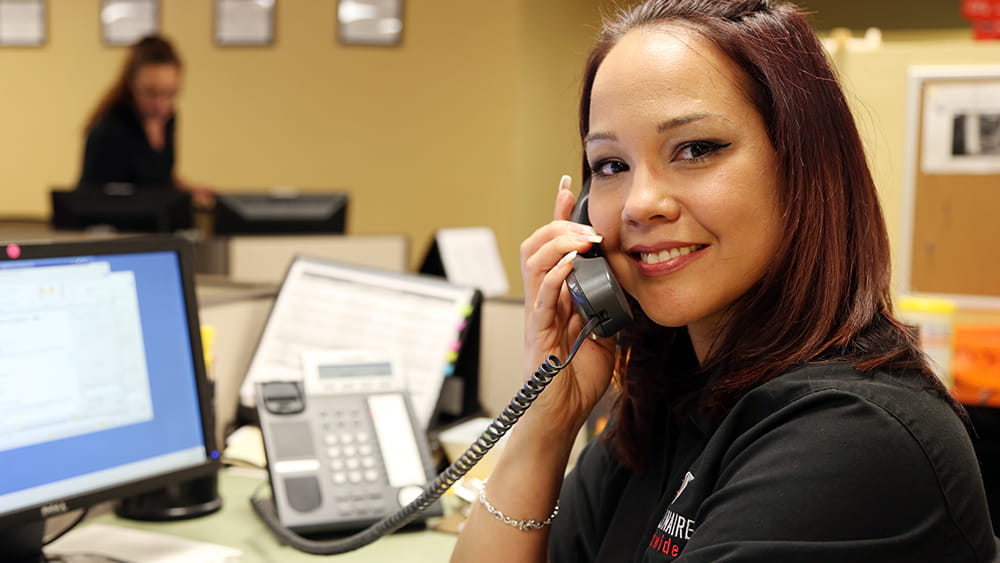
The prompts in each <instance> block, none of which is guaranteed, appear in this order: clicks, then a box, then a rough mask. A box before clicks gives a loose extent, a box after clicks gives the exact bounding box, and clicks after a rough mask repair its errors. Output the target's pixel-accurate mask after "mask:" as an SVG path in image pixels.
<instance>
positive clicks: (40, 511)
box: [0, 236, 221, 534]
mask: <svg viewBox="0 0 1000 563" xmlns="http://www.w3.org/2000/svg"><path fill="white" fill-rule="evenodd" d="M0 244H2V245H3V252H0V263H2V262H13V261H23V260H31V259H41V258H59V257H63V256H102V255H114V254H129V253H141V252H172V253H174V254H175V255H176V256H177V261H178V265H179V268H180V269H179V273H180V277H181V280H180V281H181V286H182V291H183V295H184V302H185V303H184V305H185V309H186V311H185V318H186V320H187V325H188V332H189V341H190V345H191V357H192V360H193V362H194V366H193V367H194V376H195V383H196V389H197V393H198V403H199V411H200V413H201V420H202V424H201V429H202V435H203V439H204V443H205V459H204V460H203V461H202V462H201V463H199V464H196V465H193V466H191V467H187V468H184V469H174V470H169V471H165V472H161V473H156V474H153V475H148V476H146V477H142V478H139V479H133V480H130V481H125V482H122V483H118V484H114V485H110V486H107V487H102V488H99V489H95V490H91V491H85V492H81V493H78V494H73V495H69V496H66V497H59V498H54V499H50V500H48V501H45V502H42V503H39V504H33V505H29V506H24V507H21V508H18V509H15V510H14V511H12V512H8V513H6V514H0V534H2V533H3V532H4V531H6V530H8V529H13V528H17V527H19V526H23V525H25V524H31V523H33V522H36V521H42V522H44V521H45V520H46V519H47V518H50V517H52V516H57V515H59V514H65V513H67V512H72V511H74V510H79V509H82V508H89V507H91V506H94V505H96V504H99V503H102V502H107V501H116V500H120V499H122V498H125V497H129V496H132V495H137V494H141V493H146V492H150V491H154V490H156V489H160V488H163V487H165V486H169V485H173V484H176V483H181V482H184V481H188V480H191V479H195V478H198V477H204V476H209V475H212V474H213V473H216V472H217V471H218V470H219V468H220V467H221V461H220V457H221V455H220V452H219V451H218V447H217V444H216V439H215V414H214V407H213V400H212V398H213V394H212V390H211V384H210V383H209V380H208V375H207V370H206V368H205V359H204V351H203V349H202V343H201V327H200V324H199V318H198V305H197V296H196V294H195V286H194V266H193V260H192V247H191V243H190V242H189V241H187V240H186V239H183V238H181V237H173V236H139V237H114V238H105V239H90V240H68V241H66V240H60V241H52V242H39V241H28V242H25V243H18V242H15V241H3V242H2V243H0ZM15 255H16V256H17V257H16V258H15V257H14V256H15Z"/></svg>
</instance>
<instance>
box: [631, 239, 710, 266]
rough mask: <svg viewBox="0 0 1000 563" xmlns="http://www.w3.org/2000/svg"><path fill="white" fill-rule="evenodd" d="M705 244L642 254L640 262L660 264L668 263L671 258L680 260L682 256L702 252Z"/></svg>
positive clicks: (640, 254)
mask: <svg viewBox="0 0 1000 563" xmlns="http://www.w3.org/2000/svg"><path fill="white" fill-rule="evenodd" d="M705 246H707V245H704V244H692V245H690V246H682V247H680V248H671V249H669V250H661V251H659V252H640V253H639V260H640V261H642V262H644V263H646V264H660V263H662V262H666V261H668V260H670V259H671V258H679V257H681V256H687V255H688V254H691V253H692V252H695V251H697V250H701V249H702V248H705Z"/></svg>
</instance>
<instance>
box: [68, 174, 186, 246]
mask: <svg viewBox="0 0 1000 563" xmlns="http://www.w3.org/2000/svg"><path fill="white" fill-rule="evenodd" d="M49 200H50V204H51V216H50V217H49V223H50V224H51V225H52V228H54V229H56V230H86V229H99V228H110V229H112V230H114V231H115V232H121V233H162V234H169V233H173V232H177V231H183V230H188V229H193V228H194V227H195V219H194V206H193V205H194V204H193V201H194V200H193V196H192V195H191V193H190V192H187V191H184V190H180V189H177V188H172V187H160V186H133V185H131V184H106V185H103V186H96V185H94V186H91V185H85V186H80V187H77V188H75V189H62V188H53V189H52V190H50V192H49ZM136 225H140V226H139V227H136Z"/></svg>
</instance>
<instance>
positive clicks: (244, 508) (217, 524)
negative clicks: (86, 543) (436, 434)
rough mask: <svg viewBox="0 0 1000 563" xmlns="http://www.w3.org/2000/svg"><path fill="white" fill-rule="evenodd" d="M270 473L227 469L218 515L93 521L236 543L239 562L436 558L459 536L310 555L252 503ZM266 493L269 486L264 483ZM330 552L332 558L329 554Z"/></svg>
mask: <svg viewBox="0 0 1000 563" xmlns="http://www.w3.org/2000/svg"><path fill="white" fill-rule="evenodd" d="M266 481H267V477H266V475H263V473H262V476H261V477H249V476H245V475H242V474H234V473H232V472H229V471H223V472H222V473H220V476H219V492H220V494H221V496H222V499H223V506H222V509H221V510H219V511H218V512H216V513H214V514H210V515H208V516H203V517H200V518H194V519H191V520H180V521H174V522H137V521H133V520H125V519H122V518H118V517H117V516H115V515H114V514H106V515H102V516H98V517H96V518H93V519H90V520H88V521H87V523H85V524H83V525H84V526H86V525H87V524H88V523H91V522H100V523H103V524H112V525H116V526H123V527H128V528H134V529H140V530H146V531H149V532H158V533H161V534H171V535H176V536H180V537H184V538H188V539H192V540H198V541H204V542H209V543H214V544H220V545H226V546H229V547H235V548H237V549H239V550H241V551H242V552H243V557H242V558H241V559H240V561H241V563H294V562H296V561H317V560H320V559H324V560H328V561H336V562H341V561H343V562H345V563H351V562H357V563H360V562H376V561H377V562H384V561H407V562H414V563H420V562H434V563H439V562H441V561H447V560H448V558H449V557H450V555H451V551H452V548H453V546H454V545H455V540H456V538H457V536H455V535H452V534H448V533H444V532H436V531H431V530H426V531H416V532H398V533H396V534H392V535H390V536H387V537H384V538H382V539H380V540H377V541H376V542H374V543H372V544H370V545H368V546H365V547H363V548H361V549H359V550H357V551H352V552H349V553H344V554H342V555H335V556H321V555H309V554H306V553H302V552H299V551H296V550H295V549H293V548H291V547H288V546H285V545H281V544H279V543H278V540H277V539H276V538H275V537H274V535H273V534H271V532H270V531H268V530H267V528H265V527H264V524H263V523H261V521H260V520H259V519H258V518H257V516H256V514H254V512H253V509H252V508H251V507H250V500H249V499H250V496H251V495H252V494H253V492H254V491H255V490H256V489H257V487H258V486H260V485H261V484H262V483H266ZM263 489H264V490H263V493H262V494H263V495H264V496H266V495H267V487H266V486H265V487H263ZM331 557H332V559H331Z"/></svg>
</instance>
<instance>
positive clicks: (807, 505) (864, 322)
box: [453, 0, 995, 562]
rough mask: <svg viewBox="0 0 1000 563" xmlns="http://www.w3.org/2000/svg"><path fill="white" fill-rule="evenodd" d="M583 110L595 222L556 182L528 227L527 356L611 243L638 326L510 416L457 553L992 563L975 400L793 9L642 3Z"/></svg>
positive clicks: (594, 71) (535, 353) (598, 347)
mask: <svg viewBox="0 0 1000 563" xmlns="http://www.w3.org/2000/svg"><path fill="white" fill-rule="evenodd" d="M580 109H581V111H580V128H581V135H582V139H583V146H584V153H585V155H584V158H585V162H584V170H583V175H584V178H585V179H589V181H590V200H589V213H590V219H591V221H592V223H593V228H590V227H587V226H583V225H579V224H576V223H571V222H569V221H568V218H569V217H570V212H571V208H572V207H573V203H574V198H573V195H572V193H571V192H570V191H569V190H568V189H566V188H567V186H566V182H563V183H562V184H561V185H560V189H559V192H558V195H557V197H556V205H555V220H554V221H553V222H551V223H549V224H548V225H546V226H543V227H542V228H540V229H539V230H537V231H536V232H535V233H534V234H532V235H531V236H530V237H529V238H528V239H527V240H526V241H525V242H524V243H523V244H522V247H521V255H522V270H523V274H524V280H525V288H526V293H527V296H526V304H527V319H526V327H527V339H526V342H527V343H528V353H527V357H528V358H529V359H530V361H531V362H532V367H531V369H532V370H533V369H534V366H535V365H537V364H538V363H539V362H541V361H542V360H543V359H544V358H545V357H546V356H547V355H549V354H555V355H557V356H559V357H561V358H565V357H566V355H567V351H568V348H569V344H570V343H571V342H572V341H573V340H574V338H575V337H576V335H577V332H578V331H579V330H580V329H581V324H582V322H581V320H580V318H579V317H578V316H576V315H574V314H573V313H572V307H571V303H570V300H569V296H568V295H567V291H566V290H565V289H564V281H565V279H566V277H567V275H568V274H569V273H570V270H571V269H572V261H571V258H572V256H573V255H574V254H575V253H577V252H583V251H585V250H587V249H589V248H590V247H591V245H592V244H593V243H595V242H598V241H599V242H601V246H602V248H603V251H604V253H605V254H606V255H607V257H608V261H609V263H610V265H611V268H612V270H613V271H614V273H615V275H616V277H617V279H618V281H619V282H620V283H621V285H622V287H623V289H624V290H625V292H626V293H627V294H628V295H629V296H630V298H631V301H632V303H633V312H634V314H635V316H636V320H635V322H634V323H632V324H631V325H630V326H628V327H627V328H626V329H625V330H624V331H622V333H620V334H619V335H618V336H617V337H616V338H614V339H602V340H588V341H586V342H584V344H583V346H582V347H581V348H580V351H579V353H578V355H577V356H576V359H575V360H574V361H573V363H572V364H571V365H570V367H569V368H567V369H566V370H565V371H564V372H563V373H561V374H559V375H558V376H556V378H555V380H554V381H553V382H552V384H551V385H550V386H549V388H548V389H547V390H546V391H545V392H544V393H542V395H541V396H540V397H539V399H538V400H537V401H536V403H535V404H534V405H533V406H532V407H531V409H529V410H528V412H527V413H526V414H525V415H524V417H523V418H522V419H521V421H520V422H519V423H518V425H517V426H516V427H515V428H514V430H513V431H512V432H511V435H510V437H509V439H508V441H507V444H506V446H505V447H504V451H503V453H502V456H501V459H500V460H499V461H498V463H497V465H496V467H495V469H494V471H493V472H492V474H491V477H490V479H489V482H488V483H487V484H486V486H485V488H484V491H483V494H482V496H481V499H480V500H481V502H480V503H478V504H477V505H476V506H475V507H474V508H473V510H472V513H471V515H470V517H469V520H468V521H467V523H466V525H465V528H464V530H463V532H462V535H461V537H460V538H459V542H458V544H457V546H456V549H455V553H454V555H453V560H454V561H477V562H481V561H492V560H503V561H518V562H528V561H545V560H546V559H547V558H548V560H550V561H553V562H564V561H565V562H570V561H572V562H582V561H614V562H621V561H644V562H653V561H656V562H659V561H685V562H692V561H699V562H701V561H705V562H720V561H755V562H756V561H767V562H775V561H809V562H822V561H840V562H842V561H866V562H868V561H872V562H891V561H900V562H902V561H906V562H914V561H938V562H940V561H949V562H964V561H990V560H992V558H993V557H994V550H995V548H994V538H993V535H992V530H991V525H990V517H989V514H988V512H987V508H986V501H985V496H984V493H983V488H982V481H981V477H980V475H979V471H978V468H977V465H976V459H975V456H974V454H973V450H972V447H971V445H970V443H969V437H968V434H967V432H966V429H965V427H964V426H963V422H962V418H963V414H962V409H961V407H960V406H959V405H958V404H957V403H955V402H954V401H953V400H952V399H951V398H950V397H949V395H948V393H947V391H946V390H945V389H944V388H943V386H942V385H941V384H940V383H939V381H938V380H937V379H936V378H935V377H934V375H933V373H932V371H931V369H930V368H929V367H928V364H927V362H926V360H925V358H924V356H923V355H922V354H921V352H920V351H919V349H918V347H917V344H916V342H915V341H914V339H913V338H912V337H911V336H910V334H909V333H908V332H907V330H906V329H905V327H904V326H902V325H901V324H900V323H899V322H898V321H897V320H896V319H895V318H894V317H893V316H892V312H891V300H890V287H889V283H890V271H889V268H890V259H889V247H888V238H887V235H886V229H885V225H884V221H883V217H882V214H881V210H880V207H879V202H878V195H877V193H876V189H875V186H874V184H873V181H872V178H871V176H870V173H869V170H868V167H867V163H866V161H865V156H864V152H863V148H862V143H861V141H860V138H859V136H858V133H857V130H856V128H855V125H854V122H853V120H852V117H851V115H850V112H849V110H848V107H847V104H846V102H845V100H844V96H843V94H842V92H841V90H840V88H839V86H838V84H837V82H836V80H835V77H834V73H833V71H832V70H831V68H830V66H829V63H828V61H827V59H826V57H825V53H824V51H823V49H822V47H821V45H820V44H819V42H818V40H817V38H816V37H815V35H814V33H813V32H812V31H811V29H810V28H809V26H808V23H807V21H806V20H805V18H804V17H803V15H802V14H801V13H800V12H799V11H798V10H797V8H795V7H794V6H792V5H790V4H775V5H772V4H771V2H768V1H767V0H763V1H762V0H712V1H705V0H649V1H646V2H643V3H641V4H639V5H638V6H636V7H635V8H633V9H632V10H630V11H628V12H626V13H624V14H622V15H621V16H620V17H619V18H618V19H617V20H616V21H614V22H612V23H610V24H608V25H607V26H606V28H605V30H604V32H603V34H602V36H601V38H600V40H599V42H598V44H597V46H596V47H595V49H594V51H593V52H592V54H591V57H590V59H589V62H588V64H587V68H586V73H585V76H584V84H583V94H582V102H581V108H580ZM616 365H617V366H619V368H620V369H613V368H614V367H615V366H616ZM613 371H615V372H619V373H618V375H617V380H616V382H617V385H616V387H617V388H618V390H619V398H618V401H617V404H616V406H615V409H614V411H613V416H612V423H611V425H610V427H609V429H608V430H606V431H605V432H604V433H603V434H602V436H601V438H600V439H598V440H595V441H594V442H592V443H591V444H590V445H589V446H588V447H587V449H586V450H585V451H584V453H583V454H582V456H581V457H580V459H579V461H578V463H577V464H576V467H575V468H574V469H573V471H572V473H570V475H569V476H568V477H566V478H565V479H564V478H563V476H564V473H565V469H566V464H567V459H568V457H569V451H570V448H571V445H572V441H573V437H574V436H575V435H576V433H577V431H578V430H579V429H580V427H581V426H582V424H583V423H584V421H585V419H586V417H587V414H588V413H589V412H590V410H591V408H592V407H593V406H594V405H595V403H596V402H597V400H598V399H599V398H600V397H601V396H602V395H603V394H604V393H605V390H606V389H607V388H608V387H609V386H610V385H611V382H612V379H613V377H612V372H613ZM557 503H558V506H559V507H560V508H558V510H556V509H554V507H556V506H557ZM554 513H557V515H556V516H555V517H554V518H550V517H551V516H552V515H553V514H554ZM529 520H531V521H530V522H529ZM549 522H551V525H548V523H549Z"/></svg>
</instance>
